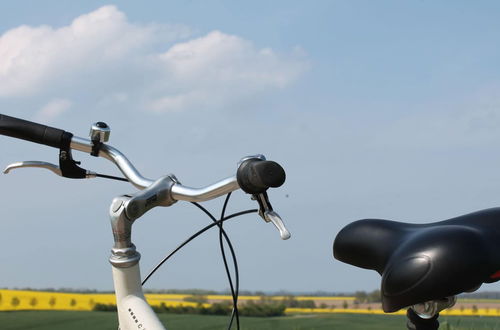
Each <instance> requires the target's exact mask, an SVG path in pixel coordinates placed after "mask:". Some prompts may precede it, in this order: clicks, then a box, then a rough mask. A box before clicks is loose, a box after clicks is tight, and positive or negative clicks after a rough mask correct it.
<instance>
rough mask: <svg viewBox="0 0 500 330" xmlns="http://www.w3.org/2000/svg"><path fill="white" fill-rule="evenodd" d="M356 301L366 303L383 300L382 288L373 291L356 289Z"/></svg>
mask: <svg viewBox="0 0 500 330" xmlns="http://www.w3.org/2000/svg"><path fill="white" fill-rule="evenodd" d="M354 297H355V300H354V302H355V303H358V304H366V303H376V302H381V301H382V294H381V293H380V290H374V291H372V292H365V291H356V292H355V293H354Z"/></svg>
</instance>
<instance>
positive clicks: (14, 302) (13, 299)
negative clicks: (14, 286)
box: [10, 297, 21, 307]
mask: <svg viewBox="0 0 500 330" xmlns="http://www.w3.org/2000/svg"><path fill="white" fill-rule="evenodd" d="M20 303H21V301H20V300H19V298H17V297H12V300H11V301H10V304H11V305H12V307H17V306H19V304H20Z"/></svg>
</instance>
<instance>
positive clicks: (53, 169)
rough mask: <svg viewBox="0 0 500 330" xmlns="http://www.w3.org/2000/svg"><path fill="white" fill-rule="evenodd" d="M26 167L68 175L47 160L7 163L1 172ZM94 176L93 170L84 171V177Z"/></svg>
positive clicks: (5, 172) (6, 172)
mask: <svg viewBox="0 0 500 330" xmlns="http://www.w3.org/2000/svg"><path fill="white" fill-rule="evenodd" d="M26 167H33V168H44V169H46V170H49V171H51V172H52V173H54V174H56V175H58V176H62V177H68V176H67V175H64V173H63V171H62V170H61V168H60V167H59V166H57V165H55V164H52V163H48V162H41V161H34V160H30V161H24V162H17V163H12V164H9V165H7V167H6V168H5V169H4V170H3V173H4V174H8V173H10V172H11V171H12V170H15V169H18V168H26ZM96 176H97V174H96V173H95V172H92V171H85V177H86V178H87V179H90V178H95V177H96Z"/></svg>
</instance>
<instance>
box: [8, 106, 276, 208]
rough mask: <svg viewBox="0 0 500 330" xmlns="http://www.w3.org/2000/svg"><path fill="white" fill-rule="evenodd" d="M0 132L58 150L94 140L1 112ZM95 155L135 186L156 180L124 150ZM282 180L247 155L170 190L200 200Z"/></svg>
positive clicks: (89, 147)
mask: <svg viewBox="0 0 500 330" xmlns="http://www.w3.org/2000/svg"><path fill="white" fill-rule="evenodd" d="M0 134H2V135H6V136H10V137H14V138H19V139H23V140H27V141H30V142H35V143H40V144H44V145H47V146H50V147H54V148H59V149H62V148H66V147H67V148H70V149H73V150H78V151H82V152H85V153H92V152H93V141H92V140H90V139H85V138H80V137H77V136H73V134H72V133H69V132H66V131H64V130H61V129H57V128H53V127H49V126H45V125H42V124H38V123H34V122H30V121H27V120H23V119H18V118H14V117H10V116H6V115H2V114H0ZM97 156H99V157H103V158H106V159H108V160H109V161H111V162H113V163H114V164H115V165H116V166H117V167H118V169H119V170H120V171H121V172H122V173H123V175H124V176H125V177H126V178H127V179H128V181H129V182H130V183H131V184H133V185H134V186H135V187H136V188H138V189H141V190H142V189H145V188H146V187H149V186H150V185H151V184H153V183H154V182H155V180H152V179H148V178H146V177H144V176H142V175H141V174H140V173H139V171H138V170H137V169H136V168H135V167H134V165H133V164H132V163H131V162H130V161H129V160H128V159H127V157H125V155H124V154H123V153H121V152H120V151H119V150H118V149H116V148H114V147H112V146H110V145H108V144H104V143H103V144H102V145H101V146H100V149H99V152H98V154H97ZM24 164H25V165H21V166H17V167H22V166H33V165H29V162H26V163H24ZM45 164H48V163H45ZM48 165H52V164H48ZM48 165H43V166H39V167H46V166H48ZM54 166H55V165H54ZM284 181H285V172H284V170H283V168H282V167H281V166H280V165H279V164H277V163H275V162H270V161H265V159H256V158H249V159H245V160H244V161H242V162H241V164H239V167H238V172H237V175H235V176H231V177H228V178H225V179H222V180H220V181H218V182H216V183H214V184H211V185H209V186H206V187H202V188H191V187H187V186H183V185H182V184H180V183H178V182H177V183H175V184H174V186H173V187H172V191H171V193H172V197H173V198H174V199H175V200H184V201H190V202H202V201H206V200H210V199H213V198H216V197H219V196H222V195H225V194H227V193H229V192H232V191H234V190H237V189H239V188H240V187H241V188H242V189H243V191H245V192H247V193H251V194H257V193H262V192H264V191H265V190H267V188H269V187H279V186H281V185H282V184H283V182H284Z"/></svg>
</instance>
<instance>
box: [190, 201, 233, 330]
mask: <svg viewBox="0 0 500 330" xmlns="http://www.w3.org/2000/svg"><path fill="white" fill-rule="evenodd" d="M230 196H231V193H229V194H228V195H227V197H226V200H225V201H224V206H223V208H222V215H221V219H223V217H224V213H225V210H226V207H227V203H228V201H229V198H230ZM192 204H193V205H195V206H196V207H198V208H199V209H200V210H202V211H203V212H204V213H205V214H206V215H207V216H208V217H209V218H210V219H212V221H213V222H214V223H216V222H217V220H216V219H215V217H214V216H213V215H212V214H211V213H210V212H209V211H208V210H207V209H205V208H204V207H203V206H201V205H200V204H198V203H195V202H192ZM217 226H218V227H219V242H220V244H221V254H222V260H223V261H224V267H225V270H226V275H227V278H228V281H229V288H230V289H231V296H232V298H233V311H232V312H231V319H230V321H229V325H228V330H229V329H231V327H232V324H233V320H234V317H235V316H236V320H237V322H236V323H237V327H238V329H239V313H238V305H237V304H238V296H237V295H238V293H237V292H238V291H237V290H236V291H235V289H234V285H233V281H232V277H231V272H230V271H229V265H228V263H227V257H226V253H225V251H224V245H223V242H222V236H224V239H225V240H226V242H227V245H228V247H229V249H230V251H231V256H232V259H233V264H234V271H235V277H236V280H237V286H239V271H238V262H237V261H236V253H235V252H234V249H233V245H232V244H231V240H230V239H229V237H228V236H227V234H226V231H225V230H224V229H223V227H222V222H220V223H219V224H218V225H217Z"/></svg>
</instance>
